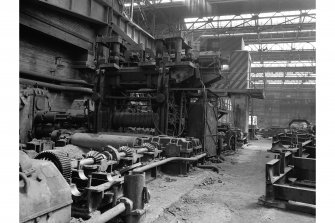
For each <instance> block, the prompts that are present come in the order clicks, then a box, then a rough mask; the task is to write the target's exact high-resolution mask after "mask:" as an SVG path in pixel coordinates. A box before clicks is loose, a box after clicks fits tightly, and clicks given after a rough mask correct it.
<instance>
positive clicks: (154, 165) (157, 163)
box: [132, 153, 207, 173]
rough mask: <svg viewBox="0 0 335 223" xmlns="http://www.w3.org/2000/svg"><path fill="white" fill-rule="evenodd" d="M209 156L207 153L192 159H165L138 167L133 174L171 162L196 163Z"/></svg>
mask: <svg viewBox="0 0 335 223" xmlns="http://www.w3.org/2000/svg"><path fill="white" fill-rule="evenodd" d="M206 155H207V154H206V153H203V154H200V155H197V156H194V157H191V158H185V157H170V158H167V159H164V160H161V161H158V162H154V163H151V164H148V165H145V166H143V167H138V168H136V169H134V170H133V171H132V172H133V173H143V172H145V171H147V170H149V169H151V168H154V167H156V166H161V165H163V164H166V163H169V162H171V161H190V162H194V161H197V160H199V159H201V158H204V157H205V156H206Z"/></svg>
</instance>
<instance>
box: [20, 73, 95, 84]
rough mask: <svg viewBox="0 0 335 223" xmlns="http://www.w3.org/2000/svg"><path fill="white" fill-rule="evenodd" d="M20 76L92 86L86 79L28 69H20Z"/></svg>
mask: <svg viewBox="0 0 335 223" xmlns="http://www.w3.org/2000/svg"><path fill="white" fill-rule="evenodd" d="M20 76H28V77H35V78H38V79H44V80H49V81H53V82H60V83H69V84H80V85H86V86H89V87H92V85H91V84H89V83H87V82H86V81H84V80H76V79H67V78H63V77H55V76H51V75H46V74H40V73H37V72H32V71H27V70H20Z"/></svg>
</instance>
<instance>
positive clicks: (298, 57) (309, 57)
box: [250, 50, 316, 61]
mask: <svg viewBox="0 0 335 223" xmlns="http://www.w3.org/2000/svg"><path fill="white" fill-rule="evenodd" d="M250 55H251V59H252V61H315V60H316V53H315V50H273V51H250Z"/></svg>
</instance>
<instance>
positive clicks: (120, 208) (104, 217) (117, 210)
mask: <svg viewBox="0 0 335 223" xmlns="http://www.w3.org/2000/svg"><path fill="white" fill-rule="evenodd" d="M125 210H126V205H125V204H124V203H119V204H118V205H116V206H115V207H113V208H112V209H110V210H108V211H106V212H104V213H103V214H101V215H99V217H97V218H96V219H94V222H95V223H105V222H108V221H110V220H111V219H113V218H115V217H116V216H118V215H119V214H121V213H122V212H124V211H125Z"/></svg>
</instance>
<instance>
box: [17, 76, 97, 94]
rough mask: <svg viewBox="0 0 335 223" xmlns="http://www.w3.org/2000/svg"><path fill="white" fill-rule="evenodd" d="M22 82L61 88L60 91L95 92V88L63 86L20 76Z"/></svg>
mask: <svg viewBox="0 0 335 223" xmlns="http://www.w3.org/2000/svg"><path fill="white" fill-rule="evenodd" d="M20 84H29V85H38V86H41V87H46V88H50V89H54V90H60V91H73V92H82V93H88V94H93V90H92V89H90V88H84V87H71V86H61V85H57V84H49V83H46V82H41V81H34V80H28V79H24V78H20Z"/></svg>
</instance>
